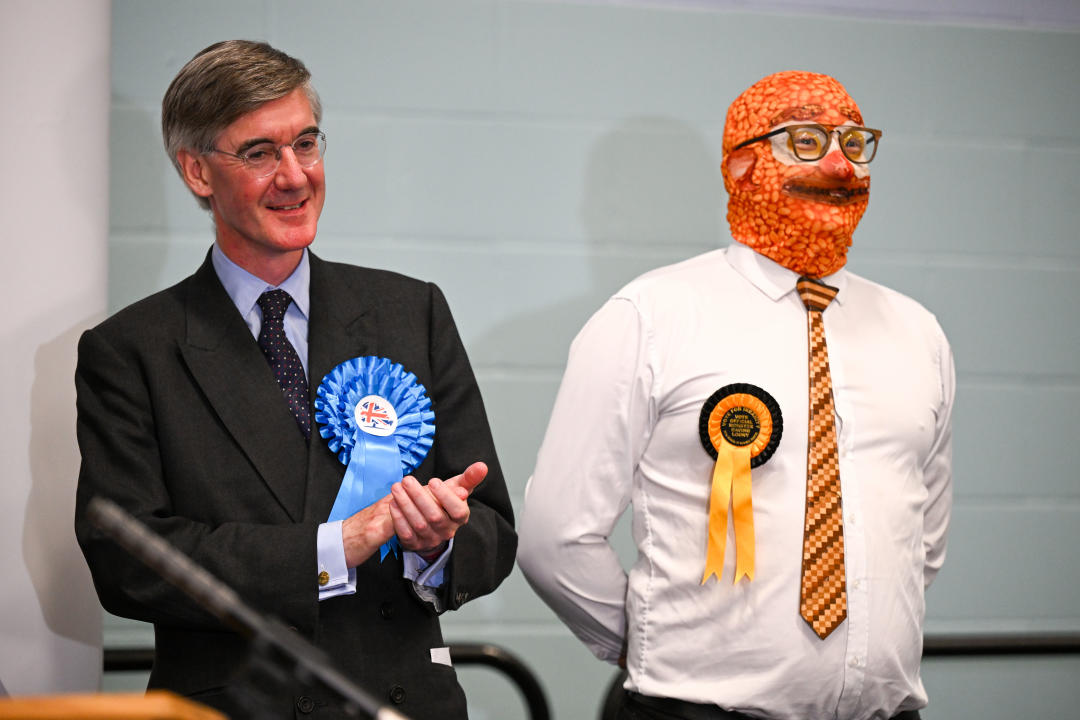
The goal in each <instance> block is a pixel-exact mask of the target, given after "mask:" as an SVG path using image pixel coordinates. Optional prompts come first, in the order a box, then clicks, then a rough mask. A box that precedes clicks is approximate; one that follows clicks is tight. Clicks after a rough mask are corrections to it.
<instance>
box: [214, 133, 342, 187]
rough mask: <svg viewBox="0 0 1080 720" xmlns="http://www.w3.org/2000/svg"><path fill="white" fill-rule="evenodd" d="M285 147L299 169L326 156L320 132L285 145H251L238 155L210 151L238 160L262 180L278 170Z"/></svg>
mask: <svg viewBox="0 0 1080 720" xmlns="http://www.w3.org/2000/svg"><path fill="white" fill-rule="evenodd" d="M287 147H291V148H292V151H293V155H295V156H296V162H297V163H299V164H300V167H302V168H309V167H312V166H314V165H317V164H318V163H319V161H320V160H322V158H323V155H325V154H326V135H325V134H324V133H321V132H309V133H304V134H303V135H301V136H300V137H298V138H296V139H295V140H293V141H292V142H291V143H287V144H285V145H275V144H274V143H269V142H263V143H258V144H257V145H252V146H251V147H249V148H246V149H244V150H241V151H240V152H238V153H231V152H228V151H227V150H218V149H217V148H210V151H211V152H216V153H221V154H222V155H228V156H229V157H234V158H236V159H238V160H239V161H240V162H242V163H243V164H244V167H245V168H247V169H248V170H250V171H251V172H252V173H253V174H254V175H255V176H256V177H260V178H263V177H266V176H267V175H272V174H274V171H276V170H277V169H278V165H280V164H281V149H282V148H287Z"/></svg>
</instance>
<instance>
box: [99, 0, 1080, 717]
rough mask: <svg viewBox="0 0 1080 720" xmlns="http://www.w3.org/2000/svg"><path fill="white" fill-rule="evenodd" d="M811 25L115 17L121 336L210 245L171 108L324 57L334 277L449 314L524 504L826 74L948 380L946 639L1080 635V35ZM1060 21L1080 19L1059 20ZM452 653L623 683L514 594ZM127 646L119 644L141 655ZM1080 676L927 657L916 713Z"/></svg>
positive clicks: (861, 23)
mask: <svg viewBox="0 0 1080 720" xmlns="http://www.w3.org/2000/svg"><path fill="white" fill-rule="evenodd" d="M818 4H819V3H801V2H788V3H768V4H766V5H765V6H751V5H749V4H744V3H735V2H720V1H719V0H718V1H716V2H705V1H704V0H703V1H701V2H670V3H662V2H651V3H645V2H640V3H635V2H602V3H601V2H587V1H585V0H579V1H569V0H568V1H566V2H552V1H545V0H395V1H394V2H386V1H385V0H359V1H356V2H313V3H309V4H306V5H303V6H297V5H295V4H293V3H285V2H280V1H279V0H234V1H232V2H228V3H193V2H161V1H158V0H114V3H113V69H112V74H113V100H112V102H113V114H112V152H111V160H112V172H111V177H112V180H111V186H110V190H111V201H110V202H111V208H110V209H111V237H110V252H109V256H110V265H109V267H110V286H109V299H110V309H113V310H115V309H118V308H119V307H122V306H123V305H126V304H127V303H129V302H131V301H134V300H136V299H138V298H140V297H142V296H144V295H146V294H148V293H150V292H153V291H155V290H157V289H159V288H162V287H165V286H167V285H169V284H171V283H173V282H175V281H177V280H179V279H181V278H182V277H184V276H185V275H187V274H188V273H189V272H190V271H191V270H192V269H193V268H194V267H196V266H197V264H198V263H199V262H200V261H201V259H202V256H203V254H204V253H205V251H206V249H207V247H208V246H209V244H210V242H211V241H212V229H211V224H210V221H209V219H208V217H207V216H206V215H205V214H204V213H202V212H200V211H199V210H198V208H197V207H196V205H195V203H194V201H193V200H192V199H191V197H190V196H189V195H188V194H187V191H186V189H185V188H184V187H183V186H182V184H181V182H180V180H179V179H178V178H177V177H176V176H175V174H174V173H173V171H172V169H171V168H170V167H169V165H168V161H167V159H166V157H165V154H164V152H163V150H162V149H161V142H160V133H159V130H158V120H159V112H160V100H161V96H162V94H163V93H164V90H165V88H166V86H167V85H168V83H169V81H170V80H171V78H172V77H173V75H174V74H175V73H176V71H177V70H178V69H179V67H180V66H181V65H182V64H183V63H184V62H186V60H187V59H188V58H190V57H191V56H192V55H193V54H194V53H195V52H196V51H198V50H199V49H201V48H203V47H205V46H206V45H208V44H210V43H211V42H215V41H217V40H220V39H225V38H231V37H246V38H254V39H266V40H268V41H270V42H271V43H272V44H274V45H276V46H278V47H281V48H282V49H284V50H286V51H288V52H290V53H292V54H295V55H297V56H299V57H301V58H302V59H304V61H305V62H306V63H307V64H308V66H309V68H310V69H311V70H312V72H313V74H314V78H315V83H316V87H317V88H318V90H319V92H320V94H321V96H322V100H323V103H324V108H325V110H324V122H323V124H324V127H325V129H326V132H327V136H328V146H329V147H328V152H327V158H326V164H327V186H328V197H327V203H326V209H325V211H324V214H323V218H322V222H321V225H320V233H319V237H318V239H317V241H316V244H315V246H314V250H315V252H317V253H318V254H320V255H321V256H322V257H325V258H328V259H333V260H340V261H346V262H353V263H356V264H363V265H369V266H375V267H384V268H389V269H394V270H398V271H401V272H405V273H408V274H411V275H415V276H418V277H422V278H425V279H428V280H432V281H435V282H437V283H438V284H439V285H440V286H441V287H442V288H443V290H444V291H445V292H446V295H447V297H448V298H449V301H450V303H451V307H452V308H453V310H454V313H455V317H456V319H457V322H458V324H459V327H460V330H461V333H462V336H463V338H464V340H465V343H466V345H467V347H468V349H469V352H470V355H471V357H472V361H473V365H474V367H475V369H476V371H477V374H478V376H479V379H480V382H481V385H482V389H483V391H484V394H485V400H486V402H487V405H488V411H489V415H490V418H491V422H492V426H493V430H494V433H495V439H496V442H497V444H498V447H499V451H500V457H501V459H502V462H503V465H504V468H505V470H506V473H507V478H508V482H509V484H510V489H511V493H512V495H513V498H514V500H515V502H516V503H517V504H518V506H519V507H520V501H521V498H522V494H523V491H524V487H525V483H526V481H527V479H528V477H529V474H530V472H531V469H532V464H533V461H534V459H535V454H536V450H537V448H538V446H539V443H540V440H541V437H542V434H543V431H544V428H545V426H546V422H547V415H548V412H549V411H550V408H551V405H552V402H553V400H554V393H555V390H556V388H557V385H558V381H559V378H560V376H561V372H562V369H563V365H564V362H565V356H566V351H567V348H568V345H569V342H570V340H571V339H572V337H573V336H574V334H575V333H576V332H577V330H578V329H579V328H580V327H581V325H582V324H583V323H584V321H585V320H586V319H587V318H588V316H589V314H590V313H591V312H593V311H594V310H595V309H596V308H597V307H599V305H600V304H601V303H602V302H603V301H604V299H606V298H607V296H608V295H610V294H611V293H612V292H613V291H614V290H616V289H617V288H618V287H620V286H621V285H622V284H624V283H625V282H627V281H628V280H630V279H631V278H633V277H634V276H636V275H637V274H639V273H641V272H643V271H645V270H647V269H650V268H653V267H656V266H658V265H662V264H666V263H669V262H674V261H677V260H680V259H683V258H685V257H688V256H690V255H694V254H697V253H699V252H703V251H706V250H709V249H712V248H714V247H717V246H720V245H724V244H727V242H728V238H727V234H726V232H727V225H726V221H725V220H724V213H725V207H726V196H725V194H724V190H723V186H722V183H721V181H720V174H719V154H720V139H721V134H722V130H723V122H724V114H725V112H726V109H727V106H728V104H729V103H730V102H731V100H733V99H734V98H735V97H736V96H737V95H738V94H739V93H740V92H741V91H742V90H743V89H744V88H745V87H746V86H748V85H749V84H751V83H752V82H754V81H756V80H757V79H758V78H760V77H762V76H764V75H767V74H769V73H772V72H775V71H779V70H784V69H810V70H815V71H819V72H824V73H828V74H831V75H834V76H835V77H837V78H838V79H840V80H841V82H843V83H844V84H845V85H846V86H847V88H848V90H849V91H850V92H851V94H852V95H853V96H854V97H855V98H856V99H857V100H858V101H859V104H860V106H861V108H862V110H863V113H864V116H865V117H866V118H867V122H868V124H870V125H871V126H873V127H879V128H882V129H883V130H884V131H885V135H884V137H883V140H882V148H881V151H880V152H879V154H878V158H877V159H876V160H875V162H874V165H873V168H872V171H873V173H872V174H873V192H872V201H871V204H870V209H869V211H868V213H867V215H866V217H865V218H864V220H863V222H862V224H861V225H860V227H859V230H858V231H857V233H856V236H855V247H854V249H853V253H852V255H851V263H850V264H851V268H852V269H853V270H854V271H856V272H858V273H860V274H863V275H866V276H868V277H870V278H872V279H875V280H878V281H880V282H883V283H885V284H887V285H890V286H892V287H895V288H897V289H899V290H901V291H903V292H905V293H907V294H909V295H912V296H913V297H915V298H916V299H918V300H920V301H921V302H922V303H924V304H925V305H926V306H928V307H929V308H931V309H932V310H933V311H934V312H935V313H936V314H937V315H938V317H939V319H940V320H941V323H942V325H943V327H944V328H945V330H946V332H947V333H948V334H949V337H950V339H951V341H952V343H953V347H954V352H955V355H956V361H957V368H958V376H959V377H958V387H959V389H958V407H957V414H956V419H955V422H956V459H955V470H956V476H955V482H956V485H955V491H956V508H955V513H954V520H953V532H952V540H951V545H950V550H949V557H948V560H947V562H946V566H945V569H944V571H943V572H942V574H941V576H940V578H939V580H938V582H937V583H936V584H935V586H934V587H933V588H932V589H931V591H930V594H929V616H928V620H927V630H928V632H1002V631H1030V630H1039V631H1058V630H1072V631H1075V630H1080V583H1078V582H1077V581H1078V579H1080V560H1078V556H1077V554H1076V553H1075V552H1074V548H1075V547H1076V545H1077V544H1078V541H1080V482H1078V474H1077V470H1076V468H1077V467H1080V443H1076V442H1075V441H1074V440H1073V437H1072V436H1073V434H1074V428H1076V427H1077V426H1078V424H1080V361H1078V357H1080V322H1078V321H1077V320H1076V317H1075V315H1076V312H1077V310H1078V308H1080V241H1078V240H1077V236H1076V228H1077V226H1078V225H1080V209H1078V208H1080V203H1078V202H1077V198H1080V141H1078V139H1077V135H1076V127H1077V120H1076V118H1078V117H1080V86H1078V84H1077V82H1076V77H1077V76H1078V74H1080V32H1078V31H1077V29H1076V27H1077V26H1076V22H1075V21H1076V20H1077V17H1076V15H1077V13H1076V12H1072V13H1071V14H1070V11H1069V4H1068V3H1067V2H1065V3H1056V4H1055V3H1044V4H1042V5H1041V6H1040V7H1043V9H1044V10H1045V9H1047V8H1049V9H1050V10H1055V11H1056V14H1055V12H1049V10H1048V11H1047V13H1046V14H1044V15H1042V16H1039V17H1034V18H1033V17H1031V16H1030V15H1025V14H1023V13H1022V12H1021V11H1019V10H1015V11H1014V10H1010V9H1009V8H1007V7H1006V4H1005V3H992V4H991V6H997V5H1000V7H997V12H996V13H995V12H992V11H990V10H987V9H986V5H979V4H977V3H970V2H954V3H946V4H945V5H946V7H941V6H938V5H935V6H934V7H930V5H929V4H925V3H924V4H916V5H917V7H916V9H915V10H914V11H913V12H916V13H917V14H916V15H915V16H913V17H912V16H909V17H905V18H901V17H897V16H896V14H895V12H892V11H890V10H889V8H888V3H885V2H873V3H869V5H867V4H866V3H844V2H840V3H830V4H829V5H830V6H831V7H832V8H833V9H834V10H837V8H839V11H838V12H833V13H829V14H822V13H819V12H817V5H818ZM848 4H850V5H851V7H850V8H849V9H847V10H844V6H845V5H848ZM976 5H979V7H978V8H976ZM924 6H925V7H924ZM761 7H764V9H760V8H761ZM752 9H754V11H752ZM973 14H974V15H975V17H974V19H972V18H973ZM941 16H944V17H945V21H942V20H941ZM1055 20H1058V21H1064V22H1066V23H1069V22H1072V23H1073V24H1072V25H1067V27H1065V28H1064V29H1062V28H1060V27H1058V28H1051V27H1046V26H1045V25H1043V24H1040V21H1047V22H1049V21H1055ZM1025 25H1026V26H1025ZM620 542H621V543H622V544H623V546H624V547H623V549H624V550H625V551H626V552H627V553H628V554H629V552H630V548H629V547H628V543H627V542H626V538H620ZM445 627H446V631H447V635H448V637H449V638H450V639H451V640H456V641H470V642H471V641H485V642H495V643H497V644H500V645H503V646H505V647H507V648H508V649H510V650H511V651H513V652H515V653H516V654H518V655H519V656H520V657H522V658H523V659H524V660H526V661H527V662H528V663H529V664H530V665H531V666H532V667H533V668H534V670H535V671H536V672H537V674H538V675H539V676H540V679H541V681H542V682H543V683H544V685H545V687H546V689H547V692H548V695H549V698H550V700H551V702H552V705H553V708H554V710H555V716H556V717H557V718H559V719H560V720H577V719H579V718H581V719H584V718H591V717H595V716H596V711H597V707H598V704H599V702H600V696H601V694H602V692H603V689H604V687H605V686H606V683H607V681H608V680H609V678H610V677H611V676H612V674H613V671H612V669H611V668H610V667H608V666H605V665H603V664H601V663H599V662H598V661H596V660H594V659H593V658H592V656H591V655H589V654H588V653H587V652H586V651H585V650H584V649H583V648H582V647H581V646H580V645H579V644H578V643H577V642H576V640H574V639H573V638H572V637H571V636H570V634H569V633H568V632H567V631H565V630H564V629H563V627H562V626H561V625H560V624H559V623H558V621H557V620H556V619H555V618H554V616H553V615H552V614H551V613H550V612H549V611H548V610H547V609H546V608H545V607H544V606H543V605H542V604H541V603H540V602H539V600H537V599H536V598H535V597H534V596H533V594H532V592H531V591H530V590H529V588H528V586H527V585H526V584H525V583H524V581H523V579H522V578H521V576H520V573H518V572H516V571H515V573H514V575H513V576H512V577H511V578H510V580H509V581H508V582H507V583H506V584H505V585H504V586H503V588H502V589H501V590H500V591H499V592H498V593H497V594H495V595H494V596H492V597H490V598H485V599H483V600H480V601H477V602H474V603H471V604H470V605H468V606H467V607H466V608H464V609H463V610H462V611H461V612H459V613H456V614H453V615H452V616H449V617H447V618H446V621H445ZM107 628H108V629H107V633H108V634H107V637H106V644H107V645H110V644H111V645H117V644H141V643H144V642H146V641H147V638H148V637H149V636H148V634H147V629H146V628H143V627H140V626H137V625H133V624H131V623H127V622H123V621H119V620H116V619H110V621H109V622H108V623H107ZM1033 663H1034V664H1033ZM1077 670H1080V663H1078V662H1076V661H1074V660H1070V659H1062V658H1049V659H1040V660H1038V661H1032V662H1029V661H1017V660H1000V661H985V662H983V661H968V660H965V661H932V662H928V663H927V664H926V666H925V669H924V675H925V679H926V683H927V685H928V689H929V690H930V692H931V706H930V709H929V710H928V712H927V713H924V717H926V718H929V719H930V720H935V719H937V718H950V719H956V718H965V717H982V718H996V717H1001V718H1006V717H1017V715H1016V714H1015V713H1011V714H1010V712H1009V710H1010V708H1013V706H1014V705H1016V703H1017V702H1020V701H1019V700H1018V699H1019V698H1022V699H1023V701H1022V705H1019V706H1018V707H1022V708H1023V709H1024V711H1025V714H1029V715H1032V716H1035V715H1038V714H1039V712H1036V711H1035V709H1036V708H1042V709H1044V710H1045V711H1046V712H1045V714H1046V715H1047V716H1068V715H1070V714H1071V712H1075V708H1076V707H1077V704H1078V702H1080V691H1078V690H1077V687H1076V684H1075V683H1074V682H1069V681H1068V678H1070V677H1075V676H1076V674H1077V672H1076V671H1077ZM461 674H462V677H463V679H464V682H465V684H466V689H467V690H468V691H469V693H470V701H471V704H472V705H471V707H472V715H473V717H474V718H475V719H476V720H485V719H490V720H495V719H497V718H516V717H524V711H523V710H522V709H520V707H521V703H520V701H519V700H518V699H517V697H516V695H515V694H514V691H513V690H512V689H510V687H509V686H508V685H507V684H506V683H505V681H503V680H502V679H501V678H498V677H496V676H494V675H493V674H491V673H490V671H486V670H476V669H465V670H462V671H461ZM137 681H138V679H137V678H136V679H134V680H132V679H131V678H127V679H115V680H114V681H113V682H115V683H120V684H122V683H124V682H137ZM973 697H976V698H979V699H980V700H979V702H973V701H972V698H973ZM1010 703H1012V704H1010ZM1040 703H1041V705H1040ZM1061 709H1070V710H1071V712H1070V711H1065V712H1057V711H1058V710H1061ZM1055 712H1056V715H1055Z"/></svg>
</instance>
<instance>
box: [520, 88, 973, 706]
mask: <svg viewBox="0 0 1080 720" xmlns="http://www.w3.org/2000/svg"><path fill="white" fill-rule="evenodd" d="M880 138H881V132H880V131H879V130H875V129H870V128H866V127H864V124H863V119H862V115H861V113H860V112H859V109H858V106H857V105H856V104H855V102H854V101H853V100H852V99H851V97H850V96H849V95H848V94H847V92H846V91H845V90H844V88H843V87H842V86H841V85H840V84H839V83H838V82H837V81H836V80H834V79H833V78H831V77H828V76H825V75H818V74H814V73H808V72H783V73H778V74H775V75H771V76H769V77H766V78H764V79H763V80H761V81H759V82H758V83H756V84H754V85H753V86H751V87H750V88H749V89H748V90H746V91H745V92H744V93H743V94H742V95H740V96H739V97H738V98H737V99H736V100H735V102H733V103H732V105H731V107H730V109H729V111H728V116H727V122H726V125H725V129H724V138H723V160H722V162H723V167H722V172H723V176H724V181H725V187H726V189H727V191H728V194H729V203H728V222H729V225H730V227H731V235H732V238H733V239H734V240H735V241H736V242H734V243H732V244H731V245H730V246H729V247H727V248H725V249H722V250H715V251H712V252H709V253H706V254H704V255H701V256H698V257H695V258H691V259H689V260H686V261H684V262H681V263H679V264H676V265H672V266H670V267H666V268H661V269H659V270H654V271H652V272H650V273H647V274H646V275H644V276H642V277H640V278H638V279H636V280H634V281H633V282H631V283H630V284H629V285H627V286H626V287H625V288H623V289H622V290H620V291H619V292H618V293H616V294H615V295H614V296H613V297H612V298H611V299H610V300H609V301H608V302H607V303H606V304H605V305H604V306H603V307H602V308H601V309H600V310H599V311H598V312H597V313H596V314H595V315H594V316H593V317H592V319H591V320H590V321H589V322H588V324H586V326H585V328H584V329H583V330H582V331H581V333H580V334H579V335H578V337H577V339H575V341H574V344H573V345H572V347H571V350H570V357H569V361H568V364H567V369H566V374H565V376H564V378H563V382H562V386H561V388H560V390H559V395H558V399H557V400H556V404H555V408H554V411H553V415H552V419H551V422H550V425H549V427H548V431H547V435H546V437H545V439H544V443H543V446H542V447H541V450H540V454H539V457H538V460H537V465H536V469H535V471H534V474H533V477H532V479H531V480H530V483H529V487H528V490H527V492H526V498H525V508H524V512H523V518H522V523H521V544H520V548H519V554H518V561H519V563H520V564H521V566H522V568H523V570H524V571H525V574H526V577H527V578H528V579H529V581H530V582H531V583H532V585H533V587H534V588H535V589H536V590H537V592H538V593H539V594H540V595H541V597H543V598H544V599H545V601H546V602H547V603H548V604H549V605H551V607H552V608H553V609H554V610H555V612H556V613H557V614H558V615H559V616H560V617H561V618H562V619H563V621H564V622H566V623H567V625H568V626H569V627H570V629H571V630H573V631H574V633H575V634H576V635H577V636H578V637H579V638H580V639H581V640H582V641H583V642H584V643H585V644H586V645H587V646H588V647H589V649H590V650H592V651H593V652H594V653H595V654H596V655H597V656H598V657H600V658H601V659H603V660H607V661H609V662H612V663H618V664H620V665H622V666H624V667H625V668H626V670H627V679H626V683H625V685H624V689H625V703H624V705H623V707H622V709H621V710H620V713H621V714H620V716H619V717H620V719H621V720H642V719H648V720H654V719H663V720H671V719H673V718H674V719H678V718H684V719H686V720H696V719H698V718H707V719H710V720H730V719H736V720H738V719H741V718H747V717H751V718H765V719H768V720H796V719H799V720H808V719H811V718H837V719H839V720H845V719H850V720H856V719H858V720H865V719H866V718H874V719H876V720H887V719H889V718H903V719H904V720H910V719H912V718H917V717H918V709H919V708H921V707H923V706H925V705H926V702H927V697H926V693H925V690H924V689H923V686H922V682H921V680H920V677H919V660H920V656H921V651H922V622H923V617H924V612H925V611H924V608H925V604H924V597H923V593H924V589H925V587H926V586H927V585H928V584H929V583H930V581H931V580H932V579H933V577H934V576H935V575H936V573H937V571H938V570H939V569H940V567H941V565H942V562H943V560H944V555H945V536H946V528H947V525H948V518H949V511H950V506H951V455H952V450H951V449H952V430H951V417H952V406H953V395H954V390H953V388H954V382H955V380H954V372H953V363H952V355H951V352H950V349H949V345H948V342H947V340H946V339H945V336H944V333H943V332H942V331H941V328H940V327H939V325H938V323H937V321H936V320H935V319H934V317H933V315H931V314H930V313H929V312H928V311H926V310H925V309H924V308H923V307H921V306H920V305H919V304H918V303H916V302H915V301H913V300H911V299H909V298H907V297H904V296H903V295H901V294H899V293H897V292H894V291H892V290H889V289H887V288H885V287H882V286H881V285H878V284H876V283H873V282H870V281H868V280H866V279H863V278H861V277H859V276H857V275H855V274H853V273H850V272H848V271H847V269H846V268H845V263H846V260H847V253H848V249H849V248H850V247H851V245H852V234H853V232H854V230H855V227H856V225H857V224H858V222H859V219H860V218H861V217H862V214H863V213H864V212H865V210H866V207H867V203H868V201H869V190H870V177H869V169H868V168H869V163H870V161H871V160H873V159H874V157H875V154H876V151H877V146H878V144H879V141H880ZM613 348H617V350H616V351H614V352H613V350H612V349H613ZM582 429H588V431H587V432H583V431H582ZM627 505H632V507H633V510H632V512H633V534H634V542H635V544H636V545H637V553H638V554H637V560H636V562H635V564H634V565H633V567H632V568H631V569H630V571H629V572H628V573H627V572H624V571H623V569H622V567H621V565H620V564H619V561H618V558H617V556H616V554H615V552H614V550H613V548H612V547H611V545H610V544H609V542H608V540H607V538H609V537H610V536H611V534H612V530H613V528H614V525H615V522H616V521H617V519H618V518H619V516H620V515H621V514H622V512H623V510H625V509H626V507H627Z"/></svg>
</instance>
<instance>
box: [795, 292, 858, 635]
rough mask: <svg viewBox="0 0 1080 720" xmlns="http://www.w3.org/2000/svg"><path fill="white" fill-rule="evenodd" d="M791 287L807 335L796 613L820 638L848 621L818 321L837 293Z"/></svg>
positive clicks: (829, 396)
mask: <svg viewBox="0 0 1080 720" xmlns="http://www.w3.org/2000/svg"><path fill="white" fill-rule="evenodd" d="M796 288H797V289H798V291H799V297H801V298H802V301H803V304H804V305H806V309H807V325H808V329H809V334H810V353H809V354H810V421H809V428H810V433H809V437H808V438H807V445H806V522H805V524H804V525H803V557H802V584H801V587H800V591H799V614H800V615H802V616H803V619H804V620H806V622H808V623H810V627H812V628H813V629H814V632H815V633H817V634H818V636H819V637H821V638H822V639H824V638H825V637H827V636H828V635H829V633H831V632H832V631H833V630H835V629H836V628H837V626H838V625H840V623H842V622H844V618H846V617H847V582H846V580H845V577H844V518H843V503H842V500H841V497H840V465H839V460H838V455H837V450H836V423H835V420H834V406H833V393H832V378H831V377H830V374H829V349H828V348H827V347H826V346H825V324H824V323H823V322H822V318H821V314H822V312H824V310H825V308H826V307H828V306H829V303H830V302H832V299H833V298H834V297H836V292H837V289H836V288H834V287H830V286H828V285H825V284H824V283H821V282H818V281H817V280H811V279H809V278H799V281H798V283H797V284H796Z"/></svg>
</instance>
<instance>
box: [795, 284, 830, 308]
mask: <svg viewBox="0 0 1080 720" xmlns="http://www.w3.org/2000/svg"><path fill="white" fill-rule="evenodd" d="M795 289H796V290H798V291H799V297H800V298H802V301H803V305H805V306H806V309H807V310H810V311H814V310H816V311H818V312H822V311H823V310H824V309H825V308H827V307H829V303H831V302H832V300H833V298H834V297H836V293H837V292H839V289H838V288H834V287H833V286H832V285H826V284H825V283H823V282H821V281H820V280H814V279H812V278H806V277H803V278H799V281H798V282H797V283H795Z"/></svg>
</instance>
